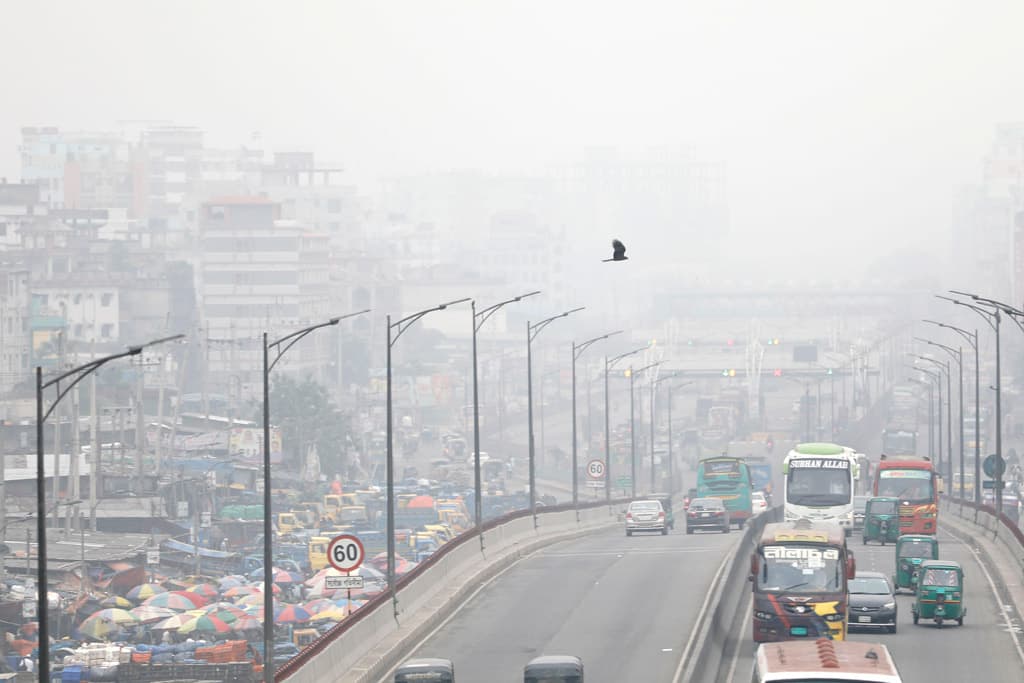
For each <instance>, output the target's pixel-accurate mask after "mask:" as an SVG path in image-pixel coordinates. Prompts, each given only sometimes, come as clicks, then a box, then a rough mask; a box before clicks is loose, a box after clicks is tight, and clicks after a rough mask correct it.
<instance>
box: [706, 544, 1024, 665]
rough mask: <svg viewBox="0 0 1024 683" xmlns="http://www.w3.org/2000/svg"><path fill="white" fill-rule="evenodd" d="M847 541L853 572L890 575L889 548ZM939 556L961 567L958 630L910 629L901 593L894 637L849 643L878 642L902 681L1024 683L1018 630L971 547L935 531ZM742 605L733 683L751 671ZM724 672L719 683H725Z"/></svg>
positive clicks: (868, 635)
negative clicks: (962, 591)
mask: <svg viewBox="0 0 1024 683" xmlns="http://www.w3.org/2000/svg"><path fill="white" fill-rule="evenodd" d="M850 542H851V547H852V548H853V551H854V553H855V554H856V557H857V569H858V571H861V570H862V571H878V572H883V573H884V574H886V575H887V576H890V577H891V576H892V574H893V571H894V567H895V556H896V552H895V549H894V548H893V546H892V545H891V544H886V545H885V546H880V545H877V544H872V545H868V546H864V545H862V544H861V538H860V535H859V534H855V535H854V536H853V537H852V538H851V539H850ZM939 554H940V557H942V558H944V559H950V560H956V561H957V562H959V563H961V564H962V565H963V567H964V574H965V578H964V583H965V589H966V595H965V598H964V606H965V607H966V608H967V615H966V617H965V618H964V625H963V626H957V625H956V622H949V623H947V624H943V626H942V628H941V629H940V628H937V627H936V626H935V624H934V623H933V622H926V621H925V620H921V622H920V624H918V625H917V626H915V625H914V623H913V620H912V618H911V611H910V606H911V605H912V604H913V601H914V597H913V595H911V594H910V593H908V592H906V591H904V592H903V593H902V594H900V595H897V596H896V604H897V605H898V610H899V618H898V619H899V623H898V631H897V633H894V634H890V633H883V632H881V631H871V632H860V631H857V632H854V633H853V634H851V636H850V637H851V639H852V640H865V641H873V642H880V643H884V644H885V645H886V646H887V647H888V648H889V650H890V652H892V655H893V658H894V659H895V660H896V664H897V666H898V667H899V670H900V675H901V676H902V677H903V679H904V680H906V681H934V682H935V683H938V682H939V681H985V683H1011V682H1015V683H1017V682H1019V681H1022V680H1024V660H1022V659H1021V656H1020V654H1019V652H1018V646H1017V639H1016V637H1015V634H1014V632H1013V631H1014V630H1015V629H1019V628H1020V624H1017V623H1015V620H1014V619H1012V618H1010V617H1008V616H1007V614H1006V612H1005V611H1004V606H1003V600H1002V598H1001V597H1000V594H997V592H996V591H994V590H993V584H992V583H990V580H989V576H992V579H994V580H997V578H996V577H995V576H994V575H991V573H989V572H986V570H985V569H984V568H983V567H982V565H981V563H980V562H979V560H978V558H977V556H976V555H975V553H974V551H973V550H972V549H971V548H969V547H968V546H967V545H965V544H964V543H962V542H960V541H959V540H958V539H957V538H955V537H954V536H952V535H950V534H949V533H945V532H942V531H940V532H939ZM890 580H891V579H890ZM997 590H998V586H997ZM743 604H744V605H745V609H746V610H747V614H746V618H745V620H744V622H743V629H744V630H743V633H742V640H741V645H740V648H739V650H738V652H737V654H738V657H736V658H735V659H734V661H733V667H732V670H733V676H732V680H736V681H748V680H750V677H751V673H752V671H753V666H754V664H753V653H754V642H753V640H752V639H751V637H750V615H749V606H750V602H749V600H748V601H744V603H743ZM850 618H851V619H855V615H853V614H851V615H850ZM727 673H728V672H725V675H723V676H722V677H720V678H719V680H722V681H725V680H729V677H728V675H727Z"/></svg>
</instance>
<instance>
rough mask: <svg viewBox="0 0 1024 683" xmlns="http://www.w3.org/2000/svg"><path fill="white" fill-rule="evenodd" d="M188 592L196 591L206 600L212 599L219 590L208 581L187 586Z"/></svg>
mask: <svg viewBox="0 0 1024 683" xmlns="http://www.w3.org/2000/svg"><path fill="white" fill-rule="evenodd" d="M188 592H189V593H198V594H199V595H201V596H203V597H204V598H206V599H207V600H214V599H216V597H217V595H218V594H219V591H218V590H217V588H216V587H215V586H214V585H212V584H209V583H197V584H196V585H194V586H190V587H189V588H188Z"/></svg>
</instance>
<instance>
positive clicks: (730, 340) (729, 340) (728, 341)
mask: <svg viewBox="0 0 1024 683" xmlns="http://www.w3.org/2000/svg"><path fill="white" fill-rule="evenodd" d="M725 343H726V344H727V345H728V346H732V345H733V344H735V343H736V340H735V339H728V340H726V342H725Z"/></svg>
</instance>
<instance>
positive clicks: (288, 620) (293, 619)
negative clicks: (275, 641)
mask: <svg viewBox="0 0 1024 683" xmlns="http://www.w3.org/2000/svg"><path fill="white" fill-rule="evenodd" d="M310 616H311V615H310V613H309V612H307V611H306V610H304V609H302V607H299V606H298V605H288V606H287V607H285V608H284V609H281V610H279V611H277V612H276V614H275V615H274V623H275V624H301V623H304V622H307V621H309V617H310Z"/></svg>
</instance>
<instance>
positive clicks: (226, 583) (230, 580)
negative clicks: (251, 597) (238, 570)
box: [217, 576, 245, 591]
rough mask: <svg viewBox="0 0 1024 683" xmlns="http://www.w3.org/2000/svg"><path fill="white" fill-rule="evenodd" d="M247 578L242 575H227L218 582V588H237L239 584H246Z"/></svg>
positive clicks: (222, 589) (224, 589) (223, 589)
mask: <svg viewBox="0 0 1024 683" xmlns="http://www.w3.org/2000/svg"><path fill="white" fill-rule="evenodd" d="M244 585H245V579H244V578H242V577H241V576H225V577H224V578H223V579H221V580H220V581H218V582H217V588H219V589H220V590H221V591H226V590H228V589H229V588H236V587H238V586H244Z"/></svg>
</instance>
